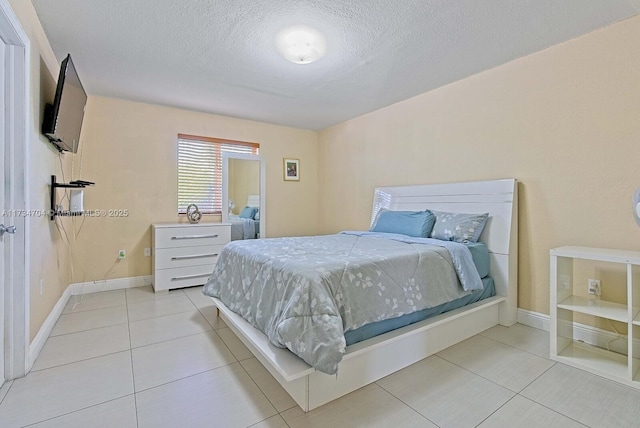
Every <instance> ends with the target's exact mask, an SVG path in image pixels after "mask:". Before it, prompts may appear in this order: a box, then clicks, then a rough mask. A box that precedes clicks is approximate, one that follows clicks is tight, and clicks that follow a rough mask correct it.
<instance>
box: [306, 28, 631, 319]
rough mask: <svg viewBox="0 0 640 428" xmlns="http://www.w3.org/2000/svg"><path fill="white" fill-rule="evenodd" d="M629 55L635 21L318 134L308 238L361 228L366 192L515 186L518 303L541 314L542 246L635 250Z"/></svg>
mask: <svg viewBox="0 0 640 428" xmlns="http://www.w3.org/2000/svg"><path fill="white" fill-rule="evenodd" d="M638 52H640V17H635V18H632V19H628V20H626V21H623V22H621V23H618V24H615V25H612V26H610V27H607V28H604V29H602V30H599V31H596V32H593V33H591V34H588V35H586V36H583V37H580V38H578V39H575V40H572V41H569V42H567V43H564V44H562V45H559V46H555V47H553V48H550V49H547V50H545V51H542V52H539V53H536V54H533V55H530V56H528V57H525V58H521V59H518V60H516V61H513V62H511V63H508V64H506V65H503V66H501V67H498V68H495V69H492V70H489V71H487V72H484V73H481V74H478V75H475V76H472V77H470V78H467V79H465V80H462V81H459V82H456V83H453V84H451V85H448V86H446V87H443V88H440V89H438V90H434V91H432V92H428V93H425V94H422V95H420V96H417V97H415V98H412V99H409V100H406V101H403V102H400V103H398V104H395V105H392V106H390V107H388V108H385V109H382V110H378V111H375V112H373V113H370V114H367V115H364V116H361V117H358V118H356V119H353V120H349V121H347V122H345V123H342V124H339V125H337V126H334V127H332V128H329V129H326V130H324V131H322V132H321V133H320V141H319V146H318V147H319V176H320V178H321V180H320V188H319V190H320V201H319V208H320V230H319V232H321V233H329V232H335V231H337V230H340V229H352V228H355V229H362V228H366V227H367V226H368V221H369V218H370V210H371V203H372V197H373V189H374V187H376V186H380V185H404V184H416V183H438V182H448V181H469V180H480V179H493V178H506V177H515V178H517V179H518V180H519V181H520V185H519V192H520V194H519V196H520V212H519V220H520V233H519V237H520V260H519V306H520V307H521V308H524V309H529V310H533V311H537V312H543V313H547V314H548V313H549V308H548V306H549V249H550V248H553V247H557V246H562V245H584V246H594V247H609V248H620V249H633V250H638V249H639V248H640V228H639V227H638V226H637V225H636V224H635V222H634V220H633V217H632V215H631V196H632V193H633V191H634V189H636V188H637V187H638V186H640V166H639V160H640V72H638V70H640V55H639V54H638ZM372 90H375V88H372ZM608 284H609V285H610V286H612V284H611V283H610V282H609V283H608ZM606 287H607V282H606V281H604V278H603V288H606ZM620 287H623V284H620ZM584 288H585V289H586V282H585V284H584Z"/></svg>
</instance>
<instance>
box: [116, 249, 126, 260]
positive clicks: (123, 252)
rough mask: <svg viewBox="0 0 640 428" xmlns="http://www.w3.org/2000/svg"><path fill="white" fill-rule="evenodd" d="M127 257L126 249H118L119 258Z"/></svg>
mask: <svg viewBox="0 0 640 428" xmlns="http://www.w3.org/2000/svg"><path fill="white" fill-rule="evenodd" d="M126 257H127V252H126V251H125V250H118V259H119V260H124V259H125V258H126Z"/></svg>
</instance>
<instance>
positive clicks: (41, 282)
mask: <svg viewBox="0 0 640 428" xmlns="http://www.w3.org/2000/svg"><path fill="white" fill-rule="evenodd" d="M43 294H44V279H42V278H40V295H41V296H42V295H43Z"/></svg>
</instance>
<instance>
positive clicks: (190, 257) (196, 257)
mask: <svg viewBox="0 0 640 428" xmlns="http://www.w3.org/2000/svg"><path fill="white" fill-rule="evenodd" d="M217 255H218V253H214V254H196V255H195V256H175V257H171V260H189V259H202V258H204V257H216V256H217Z"/></svg>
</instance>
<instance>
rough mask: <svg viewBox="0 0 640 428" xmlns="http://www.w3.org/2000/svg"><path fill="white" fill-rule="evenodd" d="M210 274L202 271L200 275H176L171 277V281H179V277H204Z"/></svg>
mask: <svg viewBox="0 0 640 428" xmlns="http://www.w3.org/2000/svg"><path fill="white" fill-rule="evenodd" d="M209 276H211V274H210V273H204V274H200V275H185V276H176V277H175V278H171V281H180V280H181V279H192V278H204V277H209Z"/></svg>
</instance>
